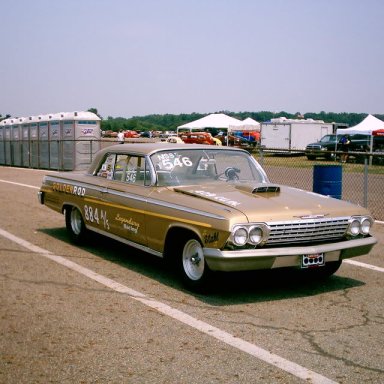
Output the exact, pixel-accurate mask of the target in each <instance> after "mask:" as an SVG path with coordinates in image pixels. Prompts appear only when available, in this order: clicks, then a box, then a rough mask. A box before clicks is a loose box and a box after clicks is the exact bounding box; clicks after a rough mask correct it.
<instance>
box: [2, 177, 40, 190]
mask: <svg viewBox="0 0 384 384" xmlns="http://www.w3.org/2000/svg"><path fill="white" fill-rule="evenodd" d="M0 182H2V183H8V184H14V185H19V186H20V187H28V188H33V189H40V187H35V186H33V185H28V184H22V183H16V182H14V181H9V180H2V179H0Z"/></svg>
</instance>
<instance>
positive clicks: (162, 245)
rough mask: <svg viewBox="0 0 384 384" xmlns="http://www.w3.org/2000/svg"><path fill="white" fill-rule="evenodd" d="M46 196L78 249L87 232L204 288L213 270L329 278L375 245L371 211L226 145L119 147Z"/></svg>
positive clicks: (58, 179)
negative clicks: (278, 176)
mask: <svg viewBox="0 0 384 384" xmlns="http://www.w3.org/2000/svg"><path fill="white" fill-rule="evenodd" d="M38 195H39V201H40V203H41V204H44V205H45V206H47V207H48V208H50V209H53V210H54V211H57V212H59V213H64V215H65V224H66V228H67V231H68V234H69V237H70V239H72V241H74V242H75V243H79V242H81V241H83V240H84V239H85V238H86V234H87V231H93V232H96V233H98V234H101V235H105V236H106V237H109V238H111V239H114V240H118V241H121V242H123V243H125V244H128V245H130V246H132V247H135V248H137V249H140V250H142V251H146V252H148V253H151V254H153V255H156V256H158V257H162V258H164V259H165V260H166V261H167V262H168V263H169V264H170V265H171V266H172V267H174V268H176V269H177V271H178V272H179V275H180V277H181V279H182V281H183V282H184V283H185V284H186V285H187V287H189V288H191V289H197V290H201V289H204V288H206V287H207V285H209V283H211V281H212V279H211V278H212V273H213V272H214V271H226V272H230V271H245V270H258V269H275V268H281V269H282V270H283V271H289V270H290V269H295V270H297V271H299V273H302V274H304V275H305V276H309V277H310V278H313V279H315V278H324V277H327V276H329V275H331V274H333V273H334V272H335V271H336V270H337V269H338V268H339V267H340V265H341V263H342V261H343V260H344V259H346V258H350V257H355V256H360V255H364V254H366V253H368V252H369V251H370V250H371V248H372V247H373V246H374V244H375V243H376V239H375V238H374V237H372V236H371V235H370V230H371V226H372V224H373V219H372V217H371V216H370V214H369V212H368V211H367V210H366V209H365V208H363V207H361V206H357V205H354V204H351V203H349V202H346V201H342V200H338V199H334V198H330V197H327V196H322V195H318V194H315V193H313V192H309V191H303V190H299V189H295V188H292V187H286V186H283V185H276V184H273V183H271V182H269V180H268V177H267V175H266V174H265V172H264V171H263V169H262V168H261V166H260V165H259V164H258V163H257V162H256V160H255V159H254V158H253V157H252V156H251V155H250V154H249V153H248V152H247V151H246V150H243V149H239V148H232V147H225V146H212V145H188V144H181V145H180V144H167V143H163V144H159V143H145V144H120V145H113V146H110V147H107V148H104V149H102V150H101V151H99V152H98V153H97V155H96V156H95V158H94V160H93V163H92V164H91V166H90V168H89V170H88V171H87V172H85V173H83V174H82V173H79V172H62V173H50V174H49V175H46V176H45V177H44V179H43V182H42V186H41V189H40V191H39V194H38Z"/></svg>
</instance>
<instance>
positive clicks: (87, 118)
mask: <svg viewBox="0 0 384 384" xmlns="http://www.w3.org/2000/svg"><path fill="white" fill-rule="evenodd" d="M73 115H74V122H75V140H76V157H75V169H76V170H80V169H87V168H88V166H89V164H90V163H91V162H92V160H93V158H94V156H95V154H96V152H98V151H99V150H100V138H101V130H100V121H101V119H100V117H99V116H97V115H96V114H95V113H92V112H88V111H82V112H74V114H73Z"/></svg>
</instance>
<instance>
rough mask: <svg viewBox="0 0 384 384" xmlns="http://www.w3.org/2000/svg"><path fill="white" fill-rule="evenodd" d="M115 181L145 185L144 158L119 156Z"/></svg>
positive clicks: (114, 175) (114, 176)
mask: <svg viewBox="0 0 384 384" xmlns="http://www.w3.org/2000/svg"><path fill="white" fill-rule="evenodd" d="M113 179H114V180H119V181H122V182H124V183H127V184H135V185H144V181H145V160H144V157H140V156H130V155H117V158H116V165H115V170H114V174H113Z"/></svg>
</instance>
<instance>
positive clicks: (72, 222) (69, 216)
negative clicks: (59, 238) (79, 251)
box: [65, 206, 87, 244]
mask: <svg viewBox="0 0 384 384" xmlns="http://www.w3.org/2000/svg"><path fill="white" fill-rule="evenodd" d="M65 226H66V228H67V231H68V234H69V237H70V239H71V241H72V242H73V243H75V244H80V243H82V242H83V241H84V240H85V237H86V232H87V229H86V227H85V224H84V220H83V217H82V215H81V212H80V211H79V210H78V209H77V208H76V207H72V206H71V207H67V208H66V209H65Z"/></svg>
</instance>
